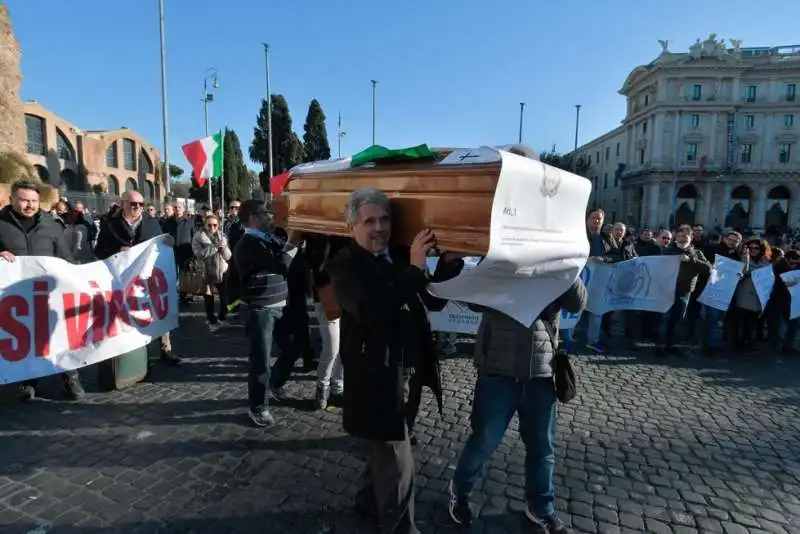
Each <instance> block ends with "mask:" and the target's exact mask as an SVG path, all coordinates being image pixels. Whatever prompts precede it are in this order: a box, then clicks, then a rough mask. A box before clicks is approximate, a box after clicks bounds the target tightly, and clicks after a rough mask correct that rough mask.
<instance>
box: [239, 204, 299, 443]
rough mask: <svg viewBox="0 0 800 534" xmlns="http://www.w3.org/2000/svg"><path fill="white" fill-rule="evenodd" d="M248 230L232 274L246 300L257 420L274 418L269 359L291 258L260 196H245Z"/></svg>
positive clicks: (265, 422) (250, 387)
mask: <svg viewBox="0 0 800 534" xmlns="http://www.w3.org/2000/svg"><path fill="white" fill-rule="evenodd" d="M239 213H240V220H241V221H242V222H244V223H245V225H246V227H245V233H244V235H243V236H242V237H241V238H240V239H239V242H238V243H237V244H236V248H235V249H234V251H233V265H232V266H231V267H230V269H232V272H231V273H230V276H229V278H228V291H229V294H230V295H231V301H232V302H235V299H236V298H239V299H241V300H242V302H244V304H245V310H244V313H245V314H246V320H245V334H246V335H247V337H248V339H249V341H250V348H249V364H250V365H249V370H248V382H247V396H248V400H249V402H250V411H249V416H250V420H251V421H252V422H253V424H254V425H256V426H260V427H268V426H272V425H273V424H275V419H274V418H273V417H272V414H270V412H269V396H270V390H269V389H270V388H269V378H270V369H269V359H270V356H271V354H272V330H273V328H274V327H275V322H276V321H277V320H278V319H279V318H280V317H281V314H282V310H283V307H284V306H286V299H287V295H288V288H287V286H286V271H287V265H288V263H289V260H288V258H287V257H286V254H285V253H284V245H283V242H281V241H279V240H277V239H275V237H274V236H272V235H271V234H270V233H269V230H270V215H269V213H268V212H267V210H266V208H265V207H264V205H263V204H262V203H261V202H260V201H258V200H246V201H244V202H242V205H241V208H240V211H239Z"/></svg>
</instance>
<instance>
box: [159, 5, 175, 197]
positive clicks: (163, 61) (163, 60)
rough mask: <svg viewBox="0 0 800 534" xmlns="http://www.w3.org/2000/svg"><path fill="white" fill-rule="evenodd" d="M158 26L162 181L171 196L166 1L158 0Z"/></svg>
mask: <svg viewBox="0 0 800 534" xmlns="http://www.w3.org/2000/svg"><path fill="white" fill-rule="evenodd" d="M158 25H159V33H160V36H161V128H162V130H163V135H164V158H163V159H164V170H163V171H162V178H161V179H162V181H163V182H164V188H165V189H166V194H167V195H169V190H170V185H171V182H172V176H171V175H170V173H169V142H168V137H169V124H168V122H167V56H166V50H165V46H164V0H158Z"/></svg>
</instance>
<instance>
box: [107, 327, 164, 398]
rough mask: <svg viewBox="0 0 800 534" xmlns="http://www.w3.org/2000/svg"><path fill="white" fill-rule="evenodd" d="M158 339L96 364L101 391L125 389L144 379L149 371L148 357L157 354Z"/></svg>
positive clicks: (158, 348) (158, 347)
mask: <svg viewBox="0 0 800 534" xmlns="http://www.w3.org/2000/svg"><path fill="white" fill-rule="evenodd" d="M160 347H161V345H160V341H159V339H155V340H153V341H151V342H150V343H148V344H147V345H145V346H144V347H139V348H138V349H134V350H131V351H128V352H126V353H124V354H120V355H119V356H115V357H114V358H110V359H108V360H105V361H102V362H100V363H98V364H97V386H98V387H99V388H100V389H101V390H103V391H114V390H117V389H125V388H127V387H130V386H132V385H134V384H138V383H139V382H141V381H142V380H144V379H145V378H146V377H147V375H148V374H149V371H150V357H151V356H153V355H157V354H158V352H157V351H159V350H160Z"/></svg>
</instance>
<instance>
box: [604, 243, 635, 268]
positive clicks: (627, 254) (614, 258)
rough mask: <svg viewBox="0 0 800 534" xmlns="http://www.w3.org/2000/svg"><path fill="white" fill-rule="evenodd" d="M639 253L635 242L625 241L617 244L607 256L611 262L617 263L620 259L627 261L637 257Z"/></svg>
mask: <svg viewBox="0 0 800 534" xmlns="http://www.w3.org/2000/svg"><path fill="white" fill-rule="evenodd" d="M638 256H639V255H638V254H637V253H636V248H634V246H633V243H628V242H626V241H623V242H622V243H620V244H618V245H615V246H614V247H613V248H611V249H610V250H609V252H608V255H607V258H608V262H609V263H616V262H618V261H627V260H632V259H633V258H637V257H638Z"/></svg>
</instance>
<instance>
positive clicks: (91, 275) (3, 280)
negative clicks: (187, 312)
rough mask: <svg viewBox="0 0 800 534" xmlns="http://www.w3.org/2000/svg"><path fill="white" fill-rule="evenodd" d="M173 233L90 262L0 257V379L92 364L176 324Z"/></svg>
mask: <svg viewBox="0 0 800 534" xmlns="http://www.w3.org/2000/svg"><path fill="white" fill-rule="evenodd" d="M167 237H168V236H159V237H156V238H153V239H151V240H149V241H146V242H144V243H141V244H139V245H136V246H135V247H132V248H131V249H130V250H128V251H125V252H121V253H119V254H116V255H114V256H112V257H111V258H108V259H107V260H104V261H96V262H93V263H88V264H84V265H72V264H70V263H67V262H66V261H64V260H60V259H57V258H45V257H34V256H32V257H17V259H16V261H14V262H5V261H2V260H0V324H2V325H3V328H2V330H0V384H7V383H11V382H19V381H21V380H28V379H33V378H38V377H42V376H47V375H51V374H55V373H60V372H63V371H67V370H72V369H78V368H80V367H85V366H87V365H92V364H95V363H98V362H101V361H103V360H107V359H109V358H113V357H114V356H118V355H120V354H123V353H125V352H128V351H131V350H133V349H136V348H139V347H143V346H144V345H146V344H147V343H149V342H150V341H151V340H153V339H154V338H157V337H159V336H161V335H162V334H164V333H166V332H169V331H170V330H172V329H174V328H176V327H177V326H178V293H177V287H176V278H177V276H176V272H175V259H174V255H173V252H172V248H171V247H169V246H167V245H165V244H164V239H165V238H167Z"/></svg>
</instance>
